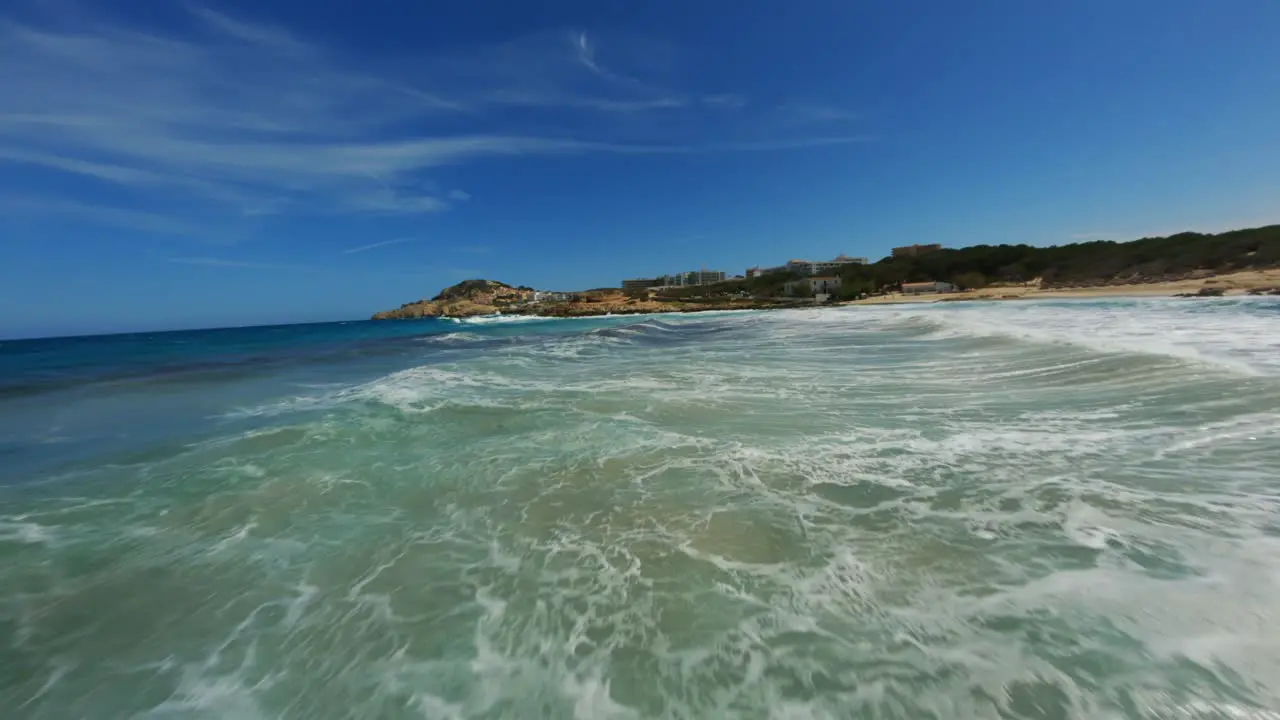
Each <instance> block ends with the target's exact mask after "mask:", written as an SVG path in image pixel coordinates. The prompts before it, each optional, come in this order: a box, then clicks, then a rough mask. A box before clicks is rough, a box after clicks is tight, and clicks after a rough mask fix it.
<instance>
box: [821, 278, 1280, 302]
mask: <svg viewBox="0 0 1280 720" xmlns="http://www.w3.org/2000/svg"><path fill="white" fill-rule="evenodd" d="M1277 287H1280V270H1246V271H1242V272H1235V273H1224V274H1221V275H1211V276H1208V277H1203V278H1189V279H1185V280H1169V281H1165V282H1154V283H1134V284H1131V285H1090V286H1085V287H1073V288H1043V289H1042V288H1040V287H1039V286H1036V285H1014V286H1008V287H999V286H997V287H988V288H983V289H981V290H970V291H965V292H954V293H946V294H942V295H903V294H902V293H893V294H890V295H879V296H876V297H869V298H864V299H862V300H851V301H849V302H844V303H841V305H894V304H907V303H936V302H956V301H961V300H1037V299H1044V300H1055V299H1056V300H1063V299H1071V298H1078V299H1098V298H1109V297H1115V298H1124V297H1171V296H1174V295H1178V294H1180V293H1196V292H1199V291H1201V290H1206V289H1212V290H1222V291H1223V296H1226V297H1230V296H1240V295H1247V294H1248V293H1249V291H1251V290H1263V289H1268V288H1277Z"/></svg>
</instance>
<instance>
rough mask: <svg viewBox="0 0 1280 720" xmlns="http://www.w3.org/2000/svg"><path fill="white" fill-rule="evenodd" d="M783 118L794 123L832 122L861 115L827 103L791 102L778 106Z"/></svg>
mask: <svg viewBox="0 0 1280 720" xmlns="http://www.w3.org/2000/svg"><path fill="white" fill-rule="evenodd" d="M778 112H779V114H780V115H781V116H782V118H783V120H786V121H788V122H793V123H830V122H840V121H849V120H857V119H859V118H860V117H861V116H860V115H859V114H858V113H856V112H853V111H851V110H846V109H843V108H838V107H835V106H832V105H827V104H825V103H812V102H789V103H784V104H782V105H780V106H779V107H778Z"/></svg>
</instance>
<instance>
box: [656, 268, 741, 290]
mask: <svg viewBox="0 0 1280 720" xmlns="http://www.w3.org/2000/svg"><path fill="white" fill-rule="evenodd" d="M724 279H725V273H724V271H722V270H691V271H689V272H682V273H676V274H675V275H663V276H662V277H660V278H658V281H659V286H660V287H691V286H694V285H714V284H715V283H719V282H724Z"/></svg>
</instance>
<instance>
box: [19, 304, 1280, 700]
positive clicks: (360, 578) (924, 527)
mask: <svg viewBox="0 0 1280 720" xmlns="http://www.w3.org/2000/svg"><path fill="white" fill-rule="evenodd" d="M0 717H3V718H5V719H6V720H7V719H9V718H59V719H61V718H92V719H97V718H175V719H176V718H184V719H186V718H246V719H254V718H306V719H324V718H440V719H446V718H492V719H495V720H496V719H498V718H578V719H582V720H594V719H611V718H637V719H638V718H760V719H765V718H777V719H779V720H781V719H788V720H792V719H800V718H904V719H906V718H911V719H916V718H934V719H938V720H947V719H951V718H1046V719H1050V718H1054V719H1067V718H1090V719H1094V718H1103V719H1108V718H1179V719H1181V718H1205V719H1209V718H1214V719H1217V718H1231V719H1233V720H1240V719H1253V720H1260V719H1266V720H1276V719H1280V300H1277V299H1275V298H1222V299H1109V300H1040V301H1017V302H973V303H964V302H954V303H937V304H929V305H886V306H878V307H844V308H834V309H809V310H781V311H768V312H725V313H702V314H685V315H678V314H672V315H650V316H631V317H601V318H590V319H543V318H518V317H511V318H508V317H492V318H477V319H473V320H470V321H447V320H445V321H441V320H424V321H415V322H399V323H369V322H352V323H336V324H324V325H299V326H286V327H262V328H245V329H226V330H207V331H193V332H172V333H148V334H134V335H116V336H107V337H83V338H67V339H55V340H25V341H9V342H4V343H3V344H0Z"/></svg>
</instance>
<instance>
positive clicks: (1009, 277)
mask: <svg viewBox="0 0 1280 720" xmlns="http://www.w3.org/2000/svg"><path fill="white" fill-rule="evenodd" d="M1277 266H1280V225H1269V226H1267V227H1260V228H1253V229H1249V230H1232V231H1230V232H1224V233H1219V234H1217V235H1207V234H1202V233H1192V232H1186V233H1179V234H1177V235H1170V236H1169V237H1150V238H1142V239H1141V240H1133V241H1130V242H1122V243H1121V242H1112V241H1096V242H1087V243H1075V244H1072V245H1058V246H1054V247H1033V246H1031V245H974V246H972V247H966V248H960V249H957V250H940V251H937V252H932V253H927V254H924V255H920V256H918V257H905V258H884V259H883V260H881V261H879V262H877V263H872V264H870V265H851V266H848V267H846V268H844V269H843V270H842V271H841V273H840V274H841V277H842V278H843V282H844V287H843V288H842V295H846V296H848V295H851V294H854V293H857V292H875V291H879V290H881V289H883V288H886V287H890V286H896V285H898V284H899V283H903V282H923V281H927V280H944V281H947V282H952V283H955V284H956V285H957V286H959V287H962V288H966V289H971V288H972V289H976V288H981V287H985V286H986V285H989V284H992V283H1022V282H1029V281H1031V280H1034V279H1036V278H1040V279H1041V281H1042V283H1043V284H1044V285H1046V286H1071V285H1098V284H1107V283H1114V284H1120V283H1138V282H1154V281H1159V280H1166V279H1175V278H1179V277H1184V276H1186V275H1189V274H1191V273H1194V272H1196V271H1207V272H1212V273H1225V272H1233V271H1237V270H1247V269H1251V268H1252V269H1259V268H1272V267H1277Z"/></svg>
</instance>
